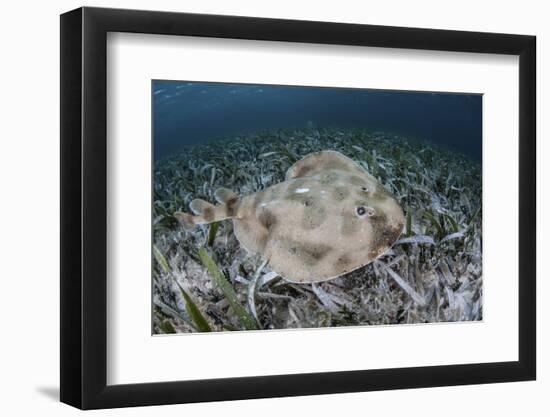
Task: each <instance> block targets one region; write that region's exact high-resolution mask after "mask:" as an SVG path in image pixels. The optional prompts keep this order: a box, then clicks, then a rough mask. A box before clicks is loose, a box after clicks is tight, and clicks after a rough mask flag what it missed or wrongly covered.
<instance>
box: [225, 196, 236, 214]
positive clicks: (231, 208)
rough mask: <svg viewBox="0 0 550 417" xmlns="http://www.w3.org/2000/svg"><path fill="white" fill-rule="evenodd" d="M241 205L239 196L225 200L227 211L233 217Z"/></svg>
mask: <svg viewBox="0 0 550 417" xmlns="http://www.w3.org/2000/svg"><path fill="white" fill-rule="evenodd" d="M238 207H239V197H237V196H235V197H231V198H229V199H228V200H227V201H226V202H225V212H226V214H227V216H228V217H233V216H235V215H236V214H237V209H238Z"/></svg>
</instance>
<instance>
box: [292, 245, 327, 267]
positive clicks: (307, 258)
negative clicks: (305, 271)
mask: <svg viewBox="0 0 550 417" xmlns="http://www.w3.org/2000/svg"><path fill="white" fill-rule="evenodd" d="M285 243H286V245H287V247H288V252H289V253H290V254H291V255H293V256H296V257H297V258H299V259H300V260H301V261H302V262H303V263H305V264H306V265H310V266H311V265H315V264H316V263H317V262H319V261H320V260H321V259H323V258H324V257H325V256H326V255H327V253H329V252H330V251H331V250H333V249H332V247H331V246H329V245H325V244H323V243H311V244H308V243H300V242H296V241H294V240H290V239H289V240H287V241H286V242H285Z"/></svg>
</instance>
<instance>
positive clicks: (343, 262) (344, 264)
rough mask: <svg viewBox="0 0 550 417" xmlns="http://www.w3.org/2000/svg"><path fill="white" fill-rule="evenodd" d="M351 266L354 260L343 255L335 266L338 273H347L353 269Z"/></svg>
mask: <svg viewBox="0 0 550 417" xmlns="http://www.w3.org/2000/svg"><path fill="white" fill-rule="evenodd" d="M351 264H352V259H351V258H350V257H349V256H348V255H346V254H343V255H340V256H339V257H338V259H336V262H335V265H334V266H335V267H336V269H337V270H338V271H343V272H346V271H347V270H348V269H349V268H350V267H351Z"/></svg>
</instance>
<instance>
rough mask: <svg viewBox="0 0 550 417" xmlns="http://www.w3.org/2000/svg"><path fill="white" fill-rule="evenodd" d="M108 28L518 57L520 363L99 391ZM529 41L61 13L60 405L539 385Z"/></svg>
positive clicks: (124, 13) (177, 16) (209, 18)
mask: <svg viewBox="0 0 550 417" xmlns="http://www.w3.org/2000/svg"><path fill="white" fill-rule="evenodd" d="M108 32H131V33H147V34H163V35H174V36H178V35H187V36H199V37H215V38H236V39H255V40H270V41H286V42H306V43H319V44H334V45H359V46H371V47H383V48H404V49H421V50H440V51H457V52H477V53H490V54H507V55H517V56H519V103H518V109H519V132H518V137H519V154H518V158H519V277H520V279H519V294H518V296H519V360H518V361H513V362H496V363H477V364H467V365H445V366H427V367H411V368H398V369H375V370H357V371H344V372H327V373H309V374H292V375H276V376H255V377H239V378H228V379H209V380H199V381H173V382H162V383H140V384H131V385H112V386H109V385H107V383H106V376H107V338H106V329H107V311H106V307H107V305H106V299H107V284H106V282H107V274H106V257H107V253H106V244H107V192H106V191H107V181H108V178H107V172H106V168H107V164H106V161H107V135H106V127H107V111H106V94H107V83H106V81H107V79H106V77H107V73H106V59H107V58H106V45H107V42H106V39H107V33H108ZM535 45H536V38H535V37H534V36H524V35H510V34H495V33H478V32H461V31H450V30H432V29H415V28H403V27H387V26H371V25H358V24H342V23H325V22H312V21H295V20H279V19H265V18H252V17H235V16H217V15H200V14H186V13H169V12H152V11H136V10H119V9H102V8H88V7H84V8H79V9H77V10H73V11H70V12H68V13H65V14H63V15H61V54H60V56H61V310H60V315H61V382H60V383H61V401H62V402H64V403H67V404H70V405H72V406H75V407H78V408H82V409H94V408H111V407H123V406H141V405H155V404H174V403H190V402H201V401H218V400H237V399H249V398H263V397H282V396H298V395H313V394H328V393H344V392H357V391H376V390H388V389H401V388H421V387H435V386H448V385H463V384H481V383H496V382H506V381H525V380H533V379H535V376H536V316H535V310H536V304H535V300H536V296H535V291H536V286H535V264H536V263H535V256H536V255H535V253H536V251H535V249H536V239H535V236H536V220H535V219H536V207H535V201H536V187H535V181H536V176H535V173H536V165H535V161H536V158H535V155H536V146H535V134H536V132H535V106H536V91H535V87H536V84H535V83H536V81H535V79H536V77H535V75H536V74H535V67H536V65H535V62H536V55H535V54H536V52H535V50H536V47H535Z"/></svg>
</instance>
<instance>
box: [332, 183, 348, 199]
mask: <svg viewBox="0 0 550 417" xmlns="http://www.w3.org/2000/svg"><path fill="white" fill-rule="evenodd" d="M348 195H349V189H348V187H345V186H343V185H339V186H337V187H334V189H333V190H332V196H333V197H334V198H335V199H336V200H344V199H345V198H346V197H347V196H348Z"/></svg>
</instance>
